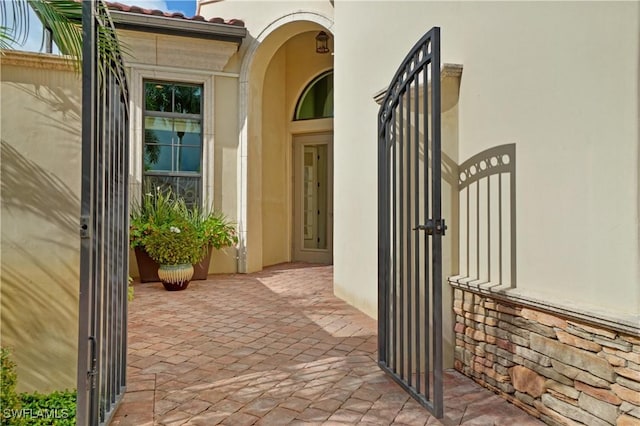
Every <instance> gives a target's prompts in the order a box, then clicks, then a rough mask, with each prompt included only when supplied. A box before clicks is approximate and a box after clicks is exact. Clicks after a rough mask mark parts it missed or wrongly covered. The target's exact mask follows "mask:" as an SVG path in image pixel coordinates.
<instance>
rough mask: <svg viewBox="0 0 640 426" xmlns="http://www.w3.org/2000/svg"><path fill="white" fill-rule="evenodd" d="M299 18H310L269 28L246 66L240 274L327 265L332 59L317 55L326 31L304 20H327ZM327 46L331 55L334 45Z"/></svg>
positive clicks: (329, 243)
mask: <svg viewBox="0 0 640 426" xmlns="http://www.w3.org/2000/svg"><path fill="white" fill-rule="evenodd" d="M300 18H307V19H301V20H294V21H293V22H291V20H290V19H288V20H287V21H286V22H283V23H282V25H279V26H277V27H275V24H274V28H273V30H272V31H270V33H269V34H268V35H266V36H264V37H263V38H262V40H260V42H259V44H257V41H255V44H254V46H253V52H252V54H250V55H249V56H250V58H251V63H250V65H247V64H246V63H245V64H244V65H243V70H244V73H243V74H244V75H243V76H241V96H242V95H243V93H244V94H245V95H246V99H247V104H246V116H245V117H241V122H242V120H243V119H244V123H243V124H244V126H243V129H241V130H242V132H241V133H242V137H243V140H242V142H243V144H244V143H246V148H245V151H244V154H245V156H244V157H245V158H242V159H241V160H242V162H243V163H244V164H246V166H244V167H246V168H243V169H242V170H241V172H245V173H246V175H245V176H242V177H243V178H245V179H246V180H244V179H241V181H242V180H244V182H246V187H245V188H241V197H246V204H244V205H243V206H241V214H243V215H246V216H245V217H246V221H245V222H244V223H246V228H245V230H243V232H244V234H243V237H244V242H245V246H244V252H242V253H241V257H240V259H239V260H240V262H239V263H240V266H241V268H240V270H241V271H247V272H250V271H256V270H260V269H262V268H263V267H265V266H269V265H274V264H278V263H283V262H291V261H296V260H300V261H308V262H316V263H332V250H331V248H332V247H331V245H332V241H333V238H332V226H331V223H332V219H333V215H332V210H331V200H332V192H331V186H332V162H333V161H332V157H331V153H332V149H331V145H332V140H333V103H332V100H333V78H332V70H333V55H332V54H331V52H327V53H318V52H316V36H317V35H318V34H319V33H320V32H321V31H324V32H325V33H329V34H330V30H329V28H327V27H326V26H325V25H322V24H321V23H319V22H313V21H312V20H308V19H310V18H313V19H314V20H315V21H322V23H326V24H330V21H327V20H326V18H322V17H317V16H311V15H310V16H306V15H305V16H300ZM323 20H324V21H323ZM261 36H262V35H261ZM330 37H331V36H330ZM329 47H330V50H331V51H333V43H332V40H331V39H330V40H329ZM245 65H246V66H245ZM243 77H246V82H244V81H242V80H243ZM329 93H330V96H328V95H329ZM328 98H330V99H331V102H330V103H329V102H328V101H327V99H328ZM241 109H242V108H241ZM244 138H246V139H244ZM312 152H313V153H312ZM318 156H320V158H318ZM305 157H306V158H307V160H308V161H307V162H306V163H305ZM312 157H313V158H315V160H314V159H313V158H312ZM244 164H243V165H244ZM305 172H306V173H307V179H306V181H305ZM312 178H313V179H312ZM321 181H322V182H321ZM318 184H320V188H318ZM242 185H243V183H241V186H242ZM313 185H315V188H313V187H312V186H313ZM244 191H246V192H244ZM305 201H306V202H307V204H306V208H305V204H304V203H305ZM311 207H313V208H314V209H315V210H314V211H315V213H316V215H315V217H312V215H311V213H312V209H311ZM318 211H320V214H318ZM318 216H320V217H318ZM242 266H244V268H242Z"/></svg>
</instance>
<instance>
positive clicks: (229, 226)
mask: <svg viewBox="0 0 640 426" xmlns="http://www.w3.org/2000/svg"><path fill="white" fill-rule="evenodd" d="M189 220H190V222H191V223H192V224H193V225H194V227H195V229H196V232H197V233H198V236H199V237H200V238H201V239H202V241H203V243H204V253H205V256H204V258H203V259H202V260H201V261H200V262H198V263H196V264H195V265H194V271H195V272H194V274H193V279H194V280H204V279H206V278H207V274H208V273H209V264H210V262H211V253H212V252H213V249H216V250H219V249H221V248H224V247H231V246H233V245H235V244H237V243H238V235H237V232H236V227H235V226H234V224H233V223H232V222H231V221H230V220H229V219H227V217H226V216H225V215H224V214H222V213H220V212H216V211H214V210H213V209H208V210H199V209H197V208H194V209H191V210H189Z"/></svg>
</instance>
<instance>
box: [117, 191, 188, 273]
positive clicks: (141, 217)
mask: <svg viewBox="0 0 640 426" xmlns="http://www.w3.org/2000/svg"><path fill="white" fill-rule="evenodd" d="M154 192H155V193H151V192H148V193H146V194H145V195H144V197H143V199H142V202H141V203H135V204H133V206H132V208H131V214H130V223H129V245H130V247H131V248H132V249H134V252H135V255H136V261H137V263H138V272H139V274H140V282H143V283H144V282H157V281H160V278H159V277H158V264H157V262H155V261H154V260H153V259H152V258H151V257H150V256H149V254H148V253H147V250H146V242H147V238H148V237H149V235H150V233H151V231H152V229H154V227H161V226H165V225H168V226H171V225H173V224H175V223H177V222H178V221H181V220H184V219H185V212H184V209H183V205H184V203H180V202H178V201H176V199H174V198H173V197H172V196H171V193H170V192H163V191H159V190H156V191H154Z"/></svg>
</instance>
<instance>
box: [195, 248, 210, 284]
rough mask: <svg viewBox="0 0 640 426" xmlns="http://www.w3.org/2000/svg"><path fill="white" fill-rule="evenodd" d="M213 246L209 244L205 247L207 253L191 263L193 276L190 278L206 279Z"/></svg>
mask: <svg viewBox="0 0 640 426" xmlns="http://www.w3.org/2000/svg"><path fill="white" fill-rule="evenodd" d="M212 252H213V247H212V246H209V247H208V249H207V255H206V256H205V257H204V258H203V259H202V260H201V261H200V262H199V263H196V264H195V265H193V278H191V279H192V280H206V279H207V275H208V274H209V264H210V263H211V253H212Z"/></svg>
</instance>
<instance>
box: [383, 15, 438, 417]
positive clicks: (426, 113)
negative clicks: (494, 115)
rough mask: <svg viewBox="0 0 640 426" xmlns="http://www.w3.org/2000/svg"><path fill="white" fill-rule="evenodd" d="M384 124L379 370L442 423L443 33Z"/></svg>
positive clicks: (405, 75)
mask: <svg viewBox="0 0 640 426" xmlns="http://www.w3.org/2000/svg"><path fill="white" fill-rule="evenodd" d="M378 126H379V127H378V138H379V140H378V179H379V181H378V185H379V189H378V196H379V201H378V268H379V269H378V353H379V358H380V359H379V365H380V367H381V368H382V369H383V370H384V371H386V372H387V373H388V374H390V375H391V377H392V378H393V379H394V380H395V381H396V382H398V383H399V384H400V385H401V386H402V387H403V388H404V389H405V390H406V391H407V392H408V393H409V394H411V396H413V397H414V398H415V399H416V400H418V402H420V403H421V404H422V405H423V406H425V407H426V408H427V409H428V410H429V411H430V412H432V413H433V414H434V415H435V416H436V417H438V418H441V417H442V415H443V403H442V392H443V389H442V294H441V292H442V289H441V286H442V236H443V235H444V231H445V229H446V227H445V224H444V219H442V217H441V205H440V204H441V203H440V180H441V176H440V175H441V170H440V29H439V28H437V27H434V28H432V29H431V30H430V31H429V32H428V33H427V34H425V35H424V37H422V39H421V40H420V41H419V42H418V43H417V44H416V45H415V46H414V47H413V49H411V51H410V52H409V54H408V55H407V57H406V58H405V60H404V61H403V62H402V65H401V66H400V68H399V69H398V71H397V72H396V75H395V76H394V78H393V80H392V83H391V85H390V86H389V88H388V90H387V93H386V95H385V97H384V100H383V102H382V106H381V108H380V113H379V115H378Z"/></svg>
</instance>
